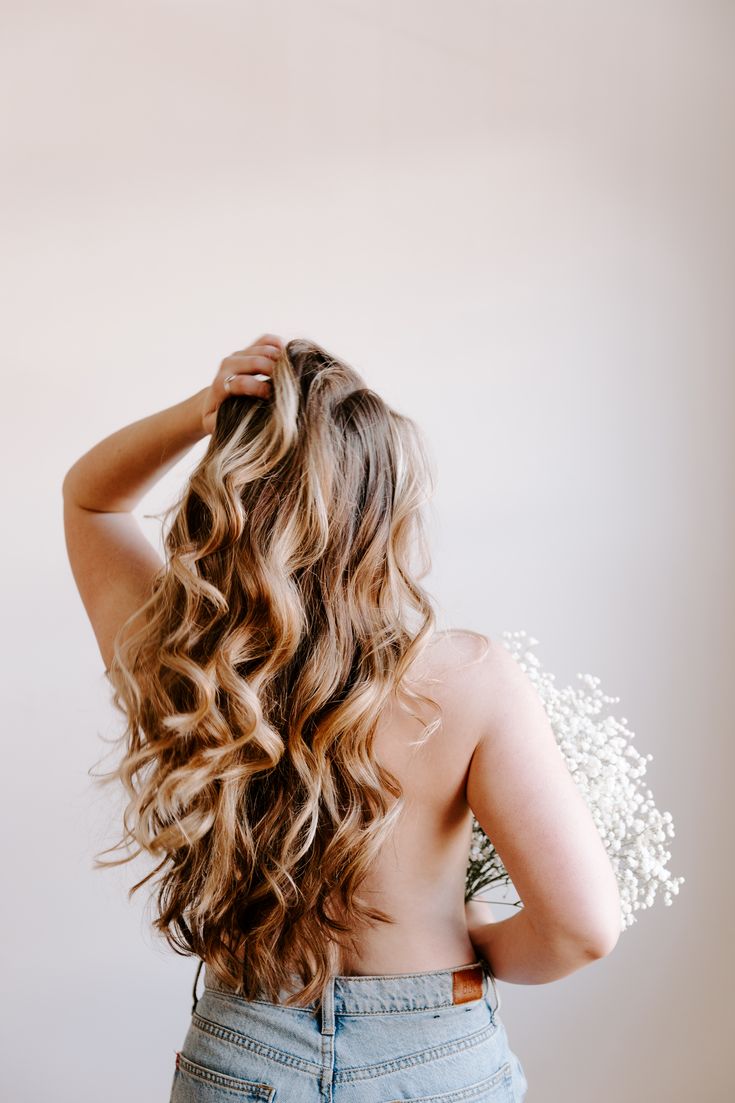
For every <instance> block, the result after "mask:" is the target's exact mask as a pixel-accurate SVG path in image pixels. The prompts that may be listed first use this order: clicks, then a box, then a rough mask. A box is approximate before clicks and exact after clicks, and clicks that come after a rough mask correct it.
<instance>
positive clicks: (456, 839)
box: [64, 334, 620, 1103]
mask: <svg viewBox="0 0 735 1103" xmlns="http://www.w3.org/2000/svg"><path fill="white" fill-rule="evenodd" d="M208 434H211V436H210V439H209V443H208V447H207V450H206V453H205V454H204V456H203V458H202V459H201V461H200V462H199V464H198V465H197V466H196V468H195V469H194V471H193V473H192V474H191V476H190V478H189V480H188V482H187V485H186V487H185V489H184V492H183V495H182V497H181V500H180V502H178V503H177V504H176V505H175V507H173V508H174V516H173V521H172V523H171V525H170V528H169V530H168V532H167V535H166V539H165V548H166V556H165V561H162V560H161V559H160V558H159V556H158V554H157V553H156V551H155V550H154V549H153V548H152V547H151V546H150V545H149V543H148V542H147V540H146V539H145V538H144V537H143V535H142V533H141V532H140V530H139V527H138V524H137V522H136V520H135V518H134V517H133V514H132V510H133V509H134V507H135V506H136V504H137V503H138V501H139V500H140V499H141V497H142V496H143V495H144V494H145V492H146V491H147V490H148V489H149V488H150V487H151V486H152V485H153V483H154V482H155V481H156V480H157V479H158V478H159V477H160V476H161V475H162V474H163V472H164V471H166V470H168V468H169V467H171V465H172V464H174V463H175V462H176V461H177V460H179V459H180V458H181V457H182V456H183V455H184V453H185V452H186V450H187V449H188V448H189V447H190V446H191V445H192V444H194V443H195V442H196V441H198V440H200V439H201V438H202V437H204V436H206V435H208ZM430 486H431V475H430V470H429V464H428V461H427V455H426V452H425V449H424V447H423V445H422V442H421V437H420V434H419V432H418V430H417V428H416V426H415V425H414V423H413V422H412V421H411V420H410V419H408V418H406V417H404V416H402V415H400V414H398V413H396V412H395V411H394V410H392V409H391V408H390V407H389V406H388V405H387V404H386V403H385V402H384V401H383V400H382V399H381V398H380V397H379V396H378V395H377V394H376V393H375V392H374V391H372V390H371V389H369V388H368V387H367V386H366V385H365V383H364V381H363V379H362V378H361V377H360V375H359V374H358V373H357V372H356V371H355V370H354V369H353V368H351V367H350V366H348V365H347V364H345V363H344V362H343V361H340V360H338V359H336V358H335V357H332V356H330V355H329V354H328V353H327V352H326V351H325V350H324V349H323V348H321V347H320V346H318V345H316V344H314V343H312V342H309V341H305V340H295V341H290V342H289V343H288V344H287V345H285V346H284V344H283V342H282V341H281V339H280V338H278V337H276V336H274V335H272V334H264V335H263V336H262V337H260V338H259V339H258V340H257V341H255V342H254V343H253V344H252V345H250V346H249V347H248V348H246V349H244V350H242V351H241V352H237V353H234V354H233V355H232V356H228V357H227V358H226V359H225V360H223V361H222V364H221V365H220V368H219V370H218V372H217V374H216V376H215V378H214V381H213V382H212V383H211V385H209V386H207V387H204V388H203V389H202V390H201V391H199V392H198V393H197V394H195V395H193V396H192V397H190V398H188V399H186V400H185V401H183V402H180V403H178V404H176V405H174V406H171V407H169V408H168V409H165V410H163V411H161V412H160V413H157V414H154V415H152V416H150V417H146V418H143V419H142V420H140V421H137V422H134V423H133V424H132V425H129V426H127V427H126V428H124V429H121V430H120V431H119V432H117V433H114V434H113V435H112V436H110V437H108V438H107V439H105V440H103V441H102V442H101V443H99V444H98V445H96V446H95V447H94V448H92V449H91V451H89V452H88V453H86V454H85V455H84V456H82V458H81V459H80V460H78V461H77V462H76V463H75V464H74V466H73V467H72V468H71V469H70V470H69V472H68V473H67V475H66V478H65V480H64V505H65V529H66V539H67V547H68V551H69V557H70V560H71V565H72V569H73V573H74V577H75V580H76V582H77V585H78V587H79V591H80V594H81V597H82V600H83V602H84V605H85V608H86V610H87V612H88V614H89V617H90V619H91V621H92V625H93V628H94V631H95V634H96V637H97V641H98V643H99V647H100V651H101V653H102V656H103V658H104V660H105V666H106V668H108V669H107V670H106V673H107V674H108V677H109V679H110V681H111V683H112V686H113V687H114V691H115V692H114V703H115V705H116V707H118V708H119V709H120V710H121V711H122V712H123V714H124V716H125V718H126V721H127V728H126V732H125V733H124V735H123V736H122V737H121V738H122V739H123V740H124V742H125V748H124V754H123V757H122V759H121V762H120V764H119V766H118V767H117V769H116V770H115V771H113V772H112V773H111V774H108V775H107V780H108V781H109V780H114V779H115V778H118V779H120V780H121V781H122V783H123V784H124V786H125V788H126V791H127V794H128V796H129V803H128V806H127V809H126V813H125V818H124V825H125V832H124V835H123V838H122V840H121V841H120V842H119V843H118V845H117V847H114V848H111V849H112V850H118V849H123V850H125V849H126V848H127V850H126V856H125V857H123V858H121V859H119V861H117V862H113V863H103V864H120V862H125V861H129V860H131V858H133V857H135V856H136V854H138V853H140V851H141V850H146V851H148V852H149V853H151V854H152V855H154V856H155V857H156V858H158V859H160V860H159V862H158V864H157V865H156V866H155V868H154V869H153V870H152V871H151V873H150V874H148V876H147V877H145V878H144V879H143V880H142V881H140V882H139V883H138V884H137V885H136V886H134V890H135V889H137V888H138V887H140V885H142V884H144V883H145V882H146V881H148V880H149V879H150V878H152V877H154V876H155V875H157V874H160V878H159V881H158V883H157V884H158V895H157V905H158V911H157V918H156V921H155V926H156V928H157V929H158V930H159V931H161V932H162V933H163V934H164V935H165V937H166V938H167V939H168V941H169V942H170V944H171V945H172V946H173V947H174V948H176V949H177V950H178V952H183V953H186V954H192V955H196V956H197V957H198V958H199V967H198V968H197V974H196V977H195V980H194V1007H193V1010H192V1021H191V1025H190V1028H189V1030H188V1033H187V1035H186V1038H185V1040H184V1042H183V1045H182V1049H181V1051H180V1052H179V1053H177V1054H176V1061H175V1068H174V1069H173V1070H172V1073H173V1086H172V1091H171V1097H170V1098H171V1101H173V1103H183V1101H192V1100H202V1101H204V1100H206V1101H210V1103H213V1101H220V1100H223V1101H224V1100H231V1099H233V1098H235V1099H242V1100H256V1099H257V1100H276V1101H283V1100H289V1101H294V1103H312V1101H313V1103H317V1101H319V1100H326V1101H330V1103H389V1101H392V1100H405V1099H411V1100H414V1101H416V1100H433V1101H434V1103H439V1101H442V1103H446V1101H450V1100H463V1101H467V1100H479V1101H486V1100H493V1101H505V1100H521V1099H523V1097H524V1096H525V1094H526V1088H527V1082H526V1077H525V1075H524V1071H523V1068H522V1066H521V1063H520V1061H519V1060H518V1058H517V1057H516V1056H515V1054H514V1053H513V1052H512V1051H511V1049H510V1047H509V1044H508V1039H507V1035H506V1031H505V1027H504V1025H503V1023H502V1021H501V1019H500V1018H499V1016H498V996H497V990H496V985H495V980H496V979H501V980H506V981H509V982H514V983H517V984H543V983H546V982H548V981H552V980H555V979H556V978H559V977H563V976H566V975H568V974H569V973H571V972H573V971H574V970H576V969H579V968H581V967H582V966H583V965H585V964H587V963H588V962H590V961H593V960H595V959H597V958H600V957H601V956H603V955H604V954H607V953H608V952H609V951H610V950H611V949H612V947H613V946H614V944H615V942H616V941H617V937H618V933H619V930H620V903H619V898H618V891H617V885H616V881H615V878H614V875H613V872H612V869H611V866H610V863H609V860H608V858H607V854H606V852H605V850H604V847H603V844H602V841H601V839H600V836H599V834H598V832H597V829H596V827H595V825H594V822H593V820H592V818H591V815H590V813H589V810H588V808H587V805H586V804H585V802H584V800H583V798H582V797H581V794H580V793H579V791H578V790H577V787H576V785H575V783H574V781H573V780H572V778H571V775H570V774H569V772H568V771H567V768H566V766H565V764H564V762H563V759H562V756H561V755H560V753H559V750H558V747H557V745H556V742H555V740H554V736H553V733H552V731H551V728H550V726H549V723H548V720H547V717H546V714H545V712H544V709H543V706H542V704H541V702H540V699H539V698H538V696H537V694H536V692H535V690H534V688H533V686H532V684H531V682H530V680H529V679H528V678H527V677H526V675H525V673H524V672H523V671H522V668H521V667H520V666H519V665H518V664H517V663H516V662H515V660H514V659H512V658H511V656H510V655H509V653H508V652H507V651H506V649H505V648H504V647H503V646H502V645H501V644H498V643H495V642H493V641H491V640H489V639H488V638H487V637H485V636H481V635H478V634H477V633H473V632H462V631H453V632H437V631H436V630H435V616H434V612H433V609H432V605H431V602H430V599H429V596H428V594H427V593H426V592H425V590H424V589H423V588H422V587H421V585H420V583H419V581H418V579H419V578H421V577H423V574H424V573H425V570H426V569H427V566H428V556H427V555H426V549H425V542H424V541H425V536H424V529H423V520H422V511H421V507H422V505H423V504H424V502H425V501H426V500H427V497H428V492H429V488H430ZM417 552H418V553H420V556H421V562H419V563H418V564H414V562H413V557H414V556H415V554H416V553H417ZM473 812H474V813H475V815H476V816H477V818H478V820H479V822H480V823H481V824H482V826H483V828H484V829H485V831H486V832H487V833H488V835H489V836H490V838H492V840H493V842H494V844H495V846H496V848H497V850H498V853H499V855H500V856H501V858H502V860H503V863H504V865H505V867H506V869H507V871H508V873H509V874H510V876H511V878H512V880H513V884H514V886H515V887H516V889H517V891H518V893H519V894H520V897H521V899H522V901H523V907H522V908H521V909H520V910H518V911H517V912H516V913H515V914H514V915H512V916H511V917H510V918H506V919H504V920H502V921H499V922H497V921H493V917H492V914H491V912H490V910H489V905H487V904H482V903H477V902H470V903H469V904H467V906H465V899H464V895H465V874H466V869H467V861H468V853H469V843H470V832H471V826H472V813H473ZM131 844H132V845H133V847H134V848H135V849H134V851H133V852H132V853H130V852H129V847H130V845H131ZM104 853H108V852H107V851H105V852H104ZM134 890H133V891H134ZM202 965H204V966H205V969H204V978H203V988H202V991H201V993H200V994H199V995H197V981H198V979H199V973H200V969H201V966H202Z"/></svg>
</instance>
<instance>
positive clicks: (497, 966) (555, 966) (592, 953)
mask: <svg viewBox="0 0 735 1103" xmlns="http://www.w3.org/2000/svg"><path fill="white" fill-rule="evenodd" d="M470 937H471V939H472V943H473V945H474V946H475V948H476V949H477V950H479V952H480V953H481V954H482V956H483V957H484V958H485V960H486V961H487V963H488V965H489V966H490V970H491V972H492V974H493V976H495V977H497V978H498V980H505V981H509V982H510V983H511V984H547V983H548V982H550V981H553V980H560V979H561V978H562V977H566V976H569V974H570V973H574V972H576V970H577V969H581V968H583V967H584V966H585V965H589V963H590V962H591V961H594V960H595V959H596V958H598V957H601V956H603V955H602V954H601V953H599V952H598V950H597V949H596V948H595V947H594V946H592V945H589V946H588V945H585V944H584V943H582V942H580V940H579V939H578V938H572V937H570V936H566V935H562V934H559V933H552V932H551V931H544V930H543V928H541V929H536V927H534V925H533V923H532V921H531V917H530V915H529V914H528V912H527V909H525V908H522V909H521V910H520V911H518V912H516V914H515V915H512V916H510V917H509V918H508V919H501V920H499V921H498V922H496V923H487V924H485V925H484V926H482V927H478V928H476V929H474V930H471V931H470Z"/></svg>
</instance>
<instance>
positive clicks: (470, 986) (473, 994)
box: [452, 965, 483, 1003]
mask: <svg viewBox="0 0 735 1103" xmlns="http://www.w3.org/2000/svg"><path fill="white" fill-rule="evenodd" d="M482 977H483V970H482V966H481V965H468V966H467V967H466V968H465V969H457V970H455V972H454V973H452V1003H467V1002H468V1001H469V1000H479V999H481V998H482Z"/></svg>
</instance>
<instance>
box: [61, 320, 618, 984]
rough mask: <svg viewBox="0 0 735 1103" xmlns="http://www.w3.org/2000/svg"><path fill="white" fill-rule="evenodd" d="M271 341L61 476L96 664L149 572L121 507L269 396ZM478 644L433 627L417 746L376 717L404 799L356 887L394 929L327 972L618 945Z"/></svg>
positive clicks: (550, 748) (551, 780)
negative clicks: (484, 900)
mask: <svg viewBox="0 0 735 1103" xmlns="http://www.w3.org/2000/svg"><path fill="white" fill-rule="evenodd" d="M282 346H283V342H282V340H281V339H280V338H279V337H277V336H275V335H274V334H263V335H262V336H261V337H260V338H258V339H257V340H256V341H255V342H253V344H252V345H250V346H248V347H247V348H246V349H243V350H241V351H239V352H236V353H233V354H232V356H229V357H226V358H225V359H224V360H223V361H222V363H221V364H220V367H219V369H218V371H217V373H216V375H215V377H214V380H213V381H212V383H210V384H209V385H208V386H206V387H204V388H203V389H202V390H200V391H198V392H197V393H196V394H194V395H191V396H190V397H188V398H186V399H184V400H183V401H181V402H179V403H176V404H175V405H173V406H170V407H167V408H166V409H164V410H161V411H160V412H158V413H155V414H152V415H150V416H148V417H145V418H142V419H140V420H138V421H135V422H133V423H132V424H130V425H128V426H126V427H124V428H122V429H120V430H118V431H117V432H115V433H113V434H111V435H110V436H108V437H106V438H105V439H104V440H102V441H100V442H99V443H98V444H97V445H95V446H94V447H93V448H92V449H90V450H89V451H88V452H86V453H85V454H84V455H83V456H82V457H81V458H80V459H79V460H77V462H76V463H75V464H74V465H73V466H72V467H71V468H70V469H69V471H68V472H67V474H66V477H65V479H64V483H63V498H64V527H65V536H66V544H67V551H68V555H69V560H70V564H71V568H72V572H73V575H74V579H75V582H76V584H77V587H78V589H79V593H80V596H81V599H82V602H83V604H84V607H85V610H86V612H87V614H88V616H89V619H90V622H91V624H92V628H93V630H94V633H95V637H96V639H97V643H98V645H99V649H100V653H101V655H102V658H103V660H104V664H105V668H108V667H109V664H110V661H111V659H112V654H113V652H112V647H113V640H114V638H115V636H116V634H117V632H118V630H119V629H120V627H121V625H122V624H123V623H124V622H125V621H126V620H127V618H128V617H129V616H130V615H131V614H132V613H133V612H134V611H135V610H136V609H137V608H139V607H140V605H141V604H142V603H143V601H144V600H145V598H146V597H147V596H148V593H149V592H150V586H151V583H152V580H153V578H154V576H155V574H156V573H157V571H158V570H159V568H160V567H161V565H162V560H161V557H160V555H159V554H158V552H157V551H156V550H155V549H154V548H153V547H152V545H151V544H150V543H149V542H148V540H147V539H146V538H145V536H144V535H143V532H142V530H141V529H140V526H139V524H138V521H137V519H136V518H135V517H134V516H133V513H132V510H133V509H134V508H135V506H136V505H137V504H138V502H139V501H140V500H141V499H142V497H143V496H144V495H145V494H146V493H147V491H148V490H150V488H151V487H152V486H153V485H154V484H155V483H156V481H157V480H158V479H159V478H160V477H161V476H162V475H163V474H164V473H165V472H166V471H167V470H168V469H169V468H170V467H171V466H173V464H175V463H176V462H177V461H178V460H179V459H181V458H182V457H183V456H184V455H185V453H186V452H187V451H188V449H189V448H191V446H192V445H193V444H195V443H196V442H197V441H199V440H201V439H202V438H203V437H204V436H206V435H207V434H208V433H209V432H210V431H211V429H212V428H213V426H214V420H215V416H216V412H217V408H218V406H219V404H220V403H221V402H222V401H223V400H224V399H225V398H226V397H227V395H228V393H229V394H253V395H261V396H265V395H266V394H268V393H269V391H268V388H269V387H270V383H269V382H268V381H267V380H262V379H259V378H257V376H258V375H266V376H267V375H268V374H269V371H270V365H271V364H272V362H273V359H274V358H275V357H276V356H277V355H278V351H279V350H280V349H281V348H282ZM233 373H234V374H235V376H236V378H235V379H233V380H231V381H230V383H229V390H228V389H227V388H226V387H225V379H226V377H227V376H229V375H232V374H233ZM481 643H482V640H480V639H478V637H477V635H476V634H473V633H468V632H461V631H454V632H449V633H436V634H435V637H434V639H433V640H432V641H431V643H430V644H429V646H428V648H427V650H426V651H425V652H424V654H423V655H422V656H421V658H420V659H419V660H418V665H417V667H416V669H415V670H414V671H413V674H414V677H415V678H416V679H417V680H418V682H419V688H421V689H423V690H424V691H425V692H426V693H427V694H428V695H429V696H430V697H433V698H434V699H435V700H436V701H437V702H438V703H439V704H440V705H441V707H442V712H443V718H444V723H443V726H442V728H440V729H439V730H438V731H437V732H436V733H434V734H433V735H432V736H431V737H430V739H429V741H428V742H427V743H426V744H425V746H423V747H421V748H415V747H412V746H411V745H410V744H411V741H412V740H416V739H418V738H419V737H420V736H421V735H422V729H421V727H420V725H419V724H418V722H417V721H416V720H415V719H412V718H411V717H409V716H407V715H406V713H405V712H403V711H402V710H401V709H400V708H399V707H398V705H397V704H395V705H394V707H393V708H392V709H390V710H387V711H386V713H385V715H384V716H383V718H382V720H381V725H380V727H379V729H378V732H377V735H376V740H375V752H376V754H377V756H378V758H379V759H380V760H381V761H382V762H383V763H384V764H385V765H386V766H387V767H388V769H390V770H391V771H392V772H393V773H394V774H395V775H396V777H397V778H398V780H399V781H400V782H401V784H402V787H403V790H404V794H405V798H406V808H405V811H404V813H403V815H402V818H401V820H400V821H399V824H398V829H397V831H396V833H395V835H394V837H393V839H392V842H391V844H390V845H389V846H388V847H387V848H386V849H385V851H384V852H383V854H382V855H381V857H380V859H379V860H378V861H376V863H375V865H374V867H373V869H372V870H371V874H370V876H369V878H368V879H367V881H366V882H364V884H363V886H362V888H361V890H360V891H361V895H363V896H364V897H365V898H366V899H368V900H370V901H372V902H374V903H376V904H377V905H378V906H380V907H382V908H385V909H386V910H387V911H389V912H390V913H391V914H392V915H393V916H394V919H395V922H394V923H393V924H391V925H388V924H379V925H377V926H374V927H370V928H368V929H365V930H362V931H356V932H355V936H354V945H353V948H352V949H351V950H350V951H346V952H345V953H343V954H342V955H341V956H339V957H338V958H337V960H336V961H335V970H336V971H337V972H339V973H342V974H348V973H361V974H383V973H397V972H418V971H425V970H434V969H441V968H446V967H449V966H457V965H463V964H466V963H469V962H472V961H475V960H476V959H477V957H478V956H479V955H482V956H484V957H485V958H486V959H487V961H488V963H489V964H490V967H491V969H492V971H493V973H494V975H495V976H496V977H498V978H499V979H507V980H509V981H513V982H515V983H520V984H539V983H545V982H547V981H550V980H554V979H557V978H559V977H562V976H565V975H567V974H568V973H571V972H573V971H574V970H575V969H578V968H580V967H582V966H583V965H585V964H587V963H589V962H590V961H592V960H594V959H595V958H598V957H601V956H603V955H604V954H607V953H609V952H610V950H611V949H612V947H613V946H614V945H615V942H616V941H617V937H618V934H619V929H620V925H619V924H620V921H619V897H618V893H617V886H616V883H615V879H614V875H613V872H612V869H611V867H610V864H609V861H608V858H607V855H606V852H605V850H604V847H603V844H602V841H601V840H600V837H599V835H598V832H597V829H596V827H595V825H594V822H593V820H592V818H591V814H590V813H589V810H588V809H587V806H586V804H585V803H584V800H583V798H582V797H581V794H580V793H579V791H578V790H577V788H576V785H575V783H574V781H573V779H572V778H571V775H570V774H569V772H568V770H567V768H566V766H565V764H564V762H563V760H562V758H561V755H560V753H559V750H558V748H557V746H556V743H555V740H554V736H553V733H552V731H551V728H550V726H549V723H548V720H547V718H546V714H545V712H544V709H543V706H542V704H541V702H540V699H539V698H538V696H537V694H536V692H535V690H534V689H533V686H532V685H531V683H530V681H529V680H528V678H527V676H526V675H525V673H524V672H523V671H522V670H521V668H520V667H519V666H518V664H517V663H516V662H515V660H514V659H512V657H511V656H510V655H509V653H508V652H507V651H506V650H505V648H504V647H503V646H502V644H500V643H497V642H495V641H490V647H489V650H488V653H487V655H486V656H485V657H484V658H483V659H481V660H480V661H479V662H474V661H473V660H475V659H476V658H477V656H478V655H479V653H480V649H481V648H480V645H481ZM433 715H434V714H433V713H431V712H430V711H427V713H426V716H425V719H426V720H431V719H432V718H433ZM472 811H474V813H475V814H476V815H477V817H478V819H479V821H480V823H481V824H482V825H483V827H484V829H485V830H486V831H487V833H488V835H489V836H490V838H491V839H492V840H493V842H494V843H495V846H496V847H497V849H498V852H499V853H500V855H501V857H502V859H503V862H504V865H505V867H506V869H507V870H508V872H509V873H510V875H511V878H512V880H513V884H514V886H515V888H516V889H517V890H518V893H519V895H520V896H521V899H522V900H523V902H524V907H523V909H522V910H520V911H518V912H513V914H511V915H510V916H509V917H508V918H501V919H495V916H494V914H493V911H492V910H491V909H490V907H489V905H487V904H484V905H483V904H477V903H472V904H470V905H469V906H467V907H465V903H464V879H465V872H466V866H467V856H468V853H469V842H470V832H471V826H472ZM498 910H500V906H498ZM502 910H506V909H502ZM507 910H510V909H507ZM493 920H495V921H493Z"/></svg>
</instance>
